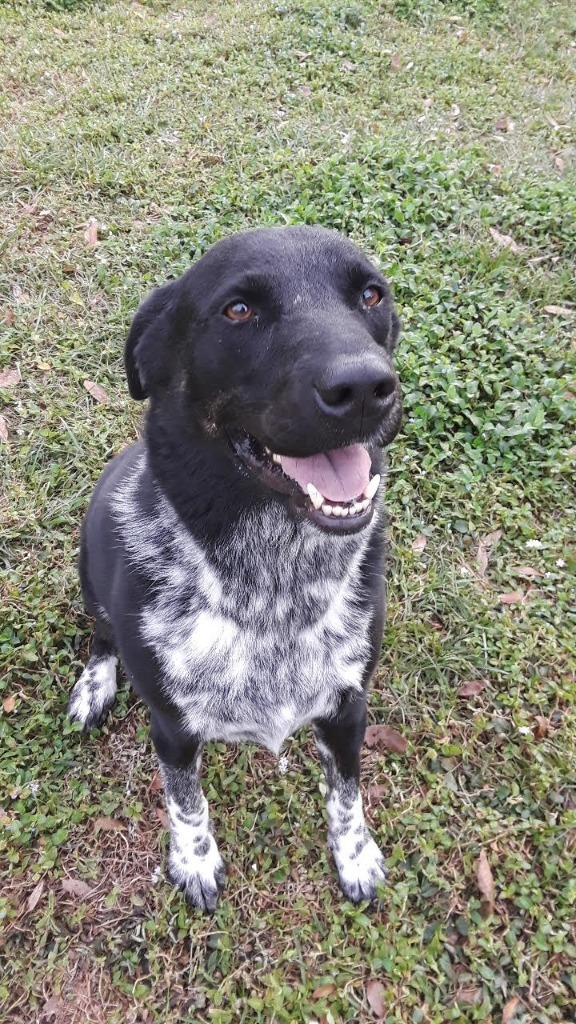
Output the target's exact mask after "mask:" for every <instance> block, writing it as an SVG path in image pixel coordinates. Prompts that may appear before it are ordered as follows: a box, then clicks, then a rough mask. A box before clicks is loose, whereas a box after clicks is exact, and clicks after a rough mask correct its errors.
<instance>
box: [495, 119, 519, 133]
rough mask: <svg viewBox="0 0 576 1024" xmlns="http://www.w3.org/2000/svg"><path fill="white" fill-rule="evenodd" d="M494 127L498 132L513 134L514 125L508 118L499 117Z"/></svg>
mask: <svg viewBox="0 0 576 1024" xmlns="http://www.w3.org/2000/svg"><path fill="white" fill-rule="evenodd" d="M494 127H495V128H496V130H497V131H499V132H513V131H514V129H515V127H516V125H515V123H514V121H512V120H511V119H510V118H509V117H499V118H498V120H497V121H496V122H495V123H494Z"/></svg>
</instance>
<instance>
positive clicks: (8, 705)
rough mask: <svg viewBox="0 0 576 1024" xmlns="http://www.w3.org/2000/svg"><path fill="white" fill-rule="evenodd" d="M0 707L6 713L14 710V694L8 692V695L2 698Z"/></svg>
mask: <svg viewBox="0 0 576 1024" xmlns="http://www.w3.org/2000/svg"><path fill="white" fill-rule="evenodd" d="M2 707H3V708H4V711H5V712H6V714H7V715H9V714H11V713H12V711H14V708H15V707H16V697H15V696H14V694H10V696H9V697H4V700H3V701H2Z"/></svg>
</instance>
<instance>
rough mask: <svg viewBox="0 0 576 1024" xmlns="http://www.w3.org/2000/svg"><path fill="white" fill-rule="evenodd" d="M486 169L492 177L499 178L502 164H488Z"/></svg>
mask: <svg viewBox="0 0 576 1024" xmlns="http://www.w3.org/2000/svg"><path fill="white" fill-rule="evenodd" d="M488 170H489V171H490V174H491V175H492V177H493V178H499V177H500V175H501V174H502V164H488Z"/></svg>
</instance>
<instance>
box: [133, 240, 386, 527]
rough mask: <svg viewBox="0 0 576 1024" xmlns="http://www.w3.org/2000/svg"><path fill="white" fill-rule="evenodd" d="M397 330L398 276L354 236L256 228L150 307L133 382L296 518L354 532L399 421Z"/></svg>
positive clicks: (210, 256)
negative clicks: (387, 275) (393, 288)
mask: <svg viewBox="0 0 576 1024" xmlns="http://www.w3.org/2000/svg"><path fill="white" fill-rule="evenodd" d="M398 333H399V321H398V317H397V315H396V313H395V310H394V307H393V304H392V300H391V297H390V291H389V288H388V286H387V284H386V282H385V281H384V279H383V277H382V276H381V274H380V273H379V271H378V270H376V268H375V267H374V266H373V265H372V263H370V262H369V261H368V260H367V259H366V257H365V256H364V255H363V254H362V253H361V252H360V250H359V249H357V248H356V246H355V245H353V244H352V243H351V242H350V241H349V240H348V239H346V238H343V237H342V236H341V235H338V234H336V233H335V232H331V231H327V230H324V229H321V228H310V227H290V228H271V229H257V230H254V231H248V232H245V233H242V234H238V235H232V236H230V237H228V238H225V239H223V240H222V241H220V242H218V243H217V244H216V245H214V246H213V247H212V248H211V249H209V251H208V252H207V253H206V254H205V255H204V256H203V257H202V258H201V259H200V260H199V261H198V262H197V263H196V264H195V265H194V266H193V267H192V268H191V269H190V270H189V271H187V273H185V274H184V275H183V277H181V278H179V279H178V280H176V281H172V282H170V283H169V284H167V285H165V286H164V287H163V288H160V289H158V290H157V291H155V292H153V293H152V295H151V296H150V297H149V298H148V299H147V300H146V301H145V302H144V303H143V304H142V306H141V307H140V309H139V310H138V312H137V314H136V316H135V318H134V321H133V324H132V327H131V329H130V333H129V336H128V340H127V343H126V351H125V360H126V372H127V377H128V385H129V388H130V393H131V395H132V396H133V398H139V399H143V398H147V397H150V399H151V402H152V406H158V405H159V404H161V406H162V407H163V408H164V409H165V410H166V413H167V415H170V416H171V417H174V418H175V419H177V421H178V429H179V430H180V431H184V432H187V431H188V430H189V431H190V432H191V434H195V435H196V436H198V431H201V432H202V434H203V435H204V437H205V438H210V439H212V441H213V442H214V443H215V444H217V445H219V446H220V448H225V449H226V451H227V453H228V455H229V457H230V459H231V460H233V461H234V462H235V464H236V468H237V469H238V470H240V471H242V472H244V473H248V474H250V475H251V477H252V478H253V479H254V480H255V481H257V484H258V486H259V487H261V488H265V489H266V491H267V493H268V494H269V495H270V494H276V496H277V497H278V498H279V499H280V500H283V501H284V502H286V503H287V505H288V506H289V507H290V508H291V510H292V511H293V513H294V514H295V515H305V516H307V517H308V518H310V519H312V520H313V521H314V522H316V523H317V525H318V526H320V527H322V528H324V529H326V530H339V531H343V532H346V533H350V532H352V531H356V530H360V529H362V528H363V527H364V526H366V525H367V524H368V523H369V522H370V519H371V517H372V511H373V505H372V499H373V497H374V494H375V491H376V490H377V487H378V481H376V479H375V477H374V476H371V474H372V471H373V470H374V468H375V467H377V466H378V464H379V463H378V454H377V453H378V450H379V449H380V448H381V447H382V446H383V445H386V444H388V443H389V442H390V441H391V440H392V439H393V437H394V436H395V435H396V433H397V431H398V428H399V425H400V420H401V399H400V387H399V382H398V378H397V376H396V373H395V371H394V368H393V363H392V354H393V351H394V347H395V344H396V341H397V338H398Z"/></svg>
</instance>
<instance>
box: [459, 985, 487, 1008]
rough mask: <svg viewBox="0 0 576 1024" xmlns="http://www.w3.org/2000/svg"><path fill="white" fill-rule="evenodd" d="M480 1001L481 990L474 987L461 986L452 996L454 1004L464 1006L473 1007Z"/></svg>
mask: <svg viewBox="0 0 576 1024" xmlns="http://www.w3.org/2000/svg"><path fill="white" fill-rule="evenodd" d="M481 999H482V989H480V988H477V987H476V985H463V986H462V988H459V989H458V991H457V993H456V995H455V996H454V1002H455V1003H464V1004H465V1005H466V1006H475V1005H476V1003H479V1002H480V1001H481Z"/></svg>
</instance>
